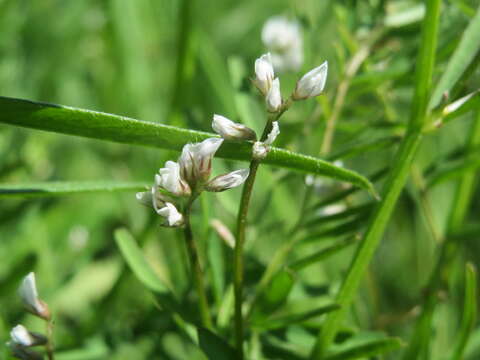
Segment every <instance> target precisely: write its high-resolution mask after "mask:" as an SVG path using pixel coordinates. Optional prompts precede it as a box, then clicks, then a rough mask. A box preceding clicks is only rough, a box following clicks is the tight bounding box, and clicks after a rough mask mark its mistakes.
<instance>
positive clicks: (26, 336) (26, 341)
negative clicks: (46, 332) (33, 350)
mask: <svg viewBox="0 0 480 360" xmlns="http://www.w3.org/2000/svg"><path fill="white" fill-rule="evenodd" d="M10 337H11V338H12V341H13V342H14V343H15V344H18V345H20V346H25V347H28V346H35V345H41V344H45V343H46V342H47V339H46V338H45V336H43V335H40V334H36V333H31V332H30V331H28V330H27V328H26V327H25V326H23V325H17V326H15V327H14V328H13V329H12V331H10Z"/></svg>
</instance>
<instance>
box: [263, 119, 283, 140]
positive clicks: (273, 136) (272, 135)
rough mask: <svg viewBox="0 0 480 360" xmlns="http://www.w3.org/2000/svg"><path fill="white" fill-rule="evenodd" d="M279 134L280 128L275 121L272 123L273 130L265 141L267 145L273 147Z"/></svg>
mask: <svg viewBox="0 0 480 360" xmlns="http://www.w3.org/2000/svg"><path fill="white" fill-rule="evenodd" d="M279 134H280V128H279V126H278V121H274V122H273V123H272V130H271V131H270V133H269V134H268V135H267V139H266V140H265V144H267V145H272V144H273V142H274V141H275V139H276V138H277V136H278V135H279Z"/></svg>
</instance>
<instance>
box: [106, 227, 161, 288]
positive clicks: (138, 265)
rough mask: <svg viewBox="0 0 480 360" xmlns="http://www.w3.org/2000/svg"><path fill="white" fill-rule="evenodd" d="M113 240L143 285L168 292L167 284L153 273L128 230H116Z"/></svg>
mask: <svg viewBox="0 0 480 360" xmlns="http://www.w3.org/2000/svg"><path fill="white" fill-rule="evenodd" d="M115 241H116V242H117V245H118V247H119V249H120V251H121V253H122V255H123V257H124V258H125V261H126V262H127V264H128V266H129V267H130V269H132V271H133V273H134V274H135V276H136V277H137V278H138V280H140V281H141V283H142V284H143V285H145V286H146V287H147V288H148V289H149V290H151V291H153V292H158V293H166V292H168V288H167V286H166V285H165V284H164V283H163V282H162V281H161V280H160V278H159V277H158V276H157V274H155V272H154V271H153V269H152V268H151V266H150V264H148V262H147V260H146V259H145V256H144V255H143V253H142V250H140V248H139V247H138V244H137V243H136V241H135V240H134V239H133V237H132V235H131V234H130V232H129V231H128V230H126V229H118V230H116V231H115Z"/></svg>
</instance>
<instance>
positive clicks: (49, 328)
mask: <svg viewBox="0 0 480 360" xmlns="http://www.w3.org/2000/svg"><path fill="white" fill-rule="evenodd" d="M45 350H46V352H47V358H48V360H54V354H53V352H54V350H53V320H52V319H51V318H50V319H49V320H48V321H47V344H46V345H45Z"/></svg>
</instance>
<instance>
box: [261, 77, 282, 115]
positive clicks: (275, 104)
mask: <svg viewBox="0 0 480 360" xmlns="http://www.w3.org/2000/svg"><path fill="white" fill-rule="evenodd" d="M265 102H266V103H267V110H268V111H270V112H277V111H278V110H280V107H281V106H282V95H281V94H280V80H279V79H278V78H276V79H275V80H273V82H272V86H271V87H270V90H269V91H268V94H267V96H266V97H265Z"/></svg>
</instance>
